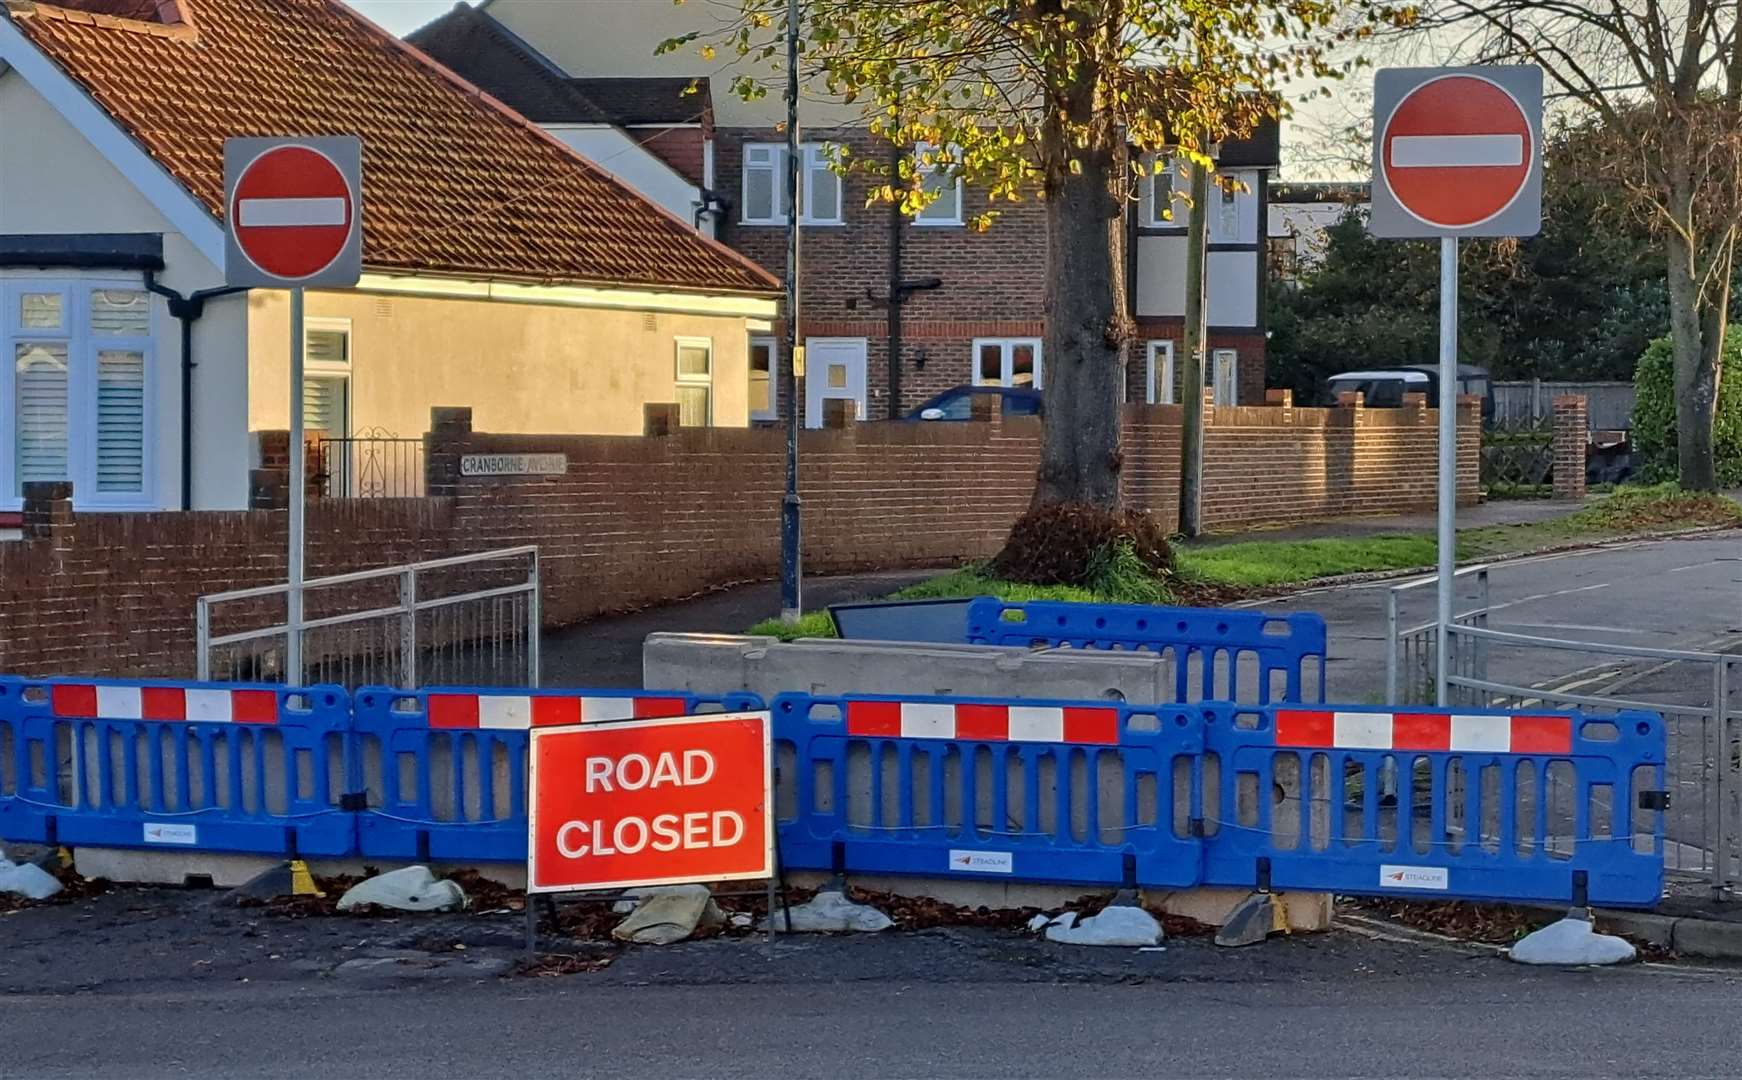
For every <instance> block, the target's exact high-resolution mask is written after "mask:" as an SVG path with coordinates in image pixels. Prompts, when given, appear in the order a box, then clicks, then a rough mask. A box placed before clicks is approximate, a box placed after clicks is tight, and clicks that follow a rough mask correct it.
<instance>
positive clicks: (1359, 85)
mask: <svg viewBox="0 0 1742 1080" xmlns="http://www.w3.org/2000/svg"><path fill="white" fill-rule="evenodd" d="M347 2H348V3H349V4H350V5H351V6H352V7H354V8H356V9H357V10H358V11H360V12H362V13H363V14H364V15H365V16H367V17H368V18H370V19H372V20H374V21H375V22H376V23H379V24H380V25H381V26H382V27H384V28H385V29H387V30H389V31H391V32H392V33H395V34H399V35H402V36H403V35H405V34H408V33H410V32H411V31H413V30H416V29H417V28H418V27H420V26H422V25H424V24H425V23H427V22H429V21H431V20H432V19H435V18H437V17H438V16H440V15H442V14H443V13H444V12H446V11H448V10H450V9H452V8H453V6H454V3H455V0H347ZM472 2H473V3H476V0H472ZM552 2H554V3H574V2H583V0H552ZM650 2H661V3H665V2H669V0H650ZM1371 80H1372V74H1371V72H1361V73H1359V74H1356V75H1354V76H1353V77H1351V79H1350V80H1348V82H1346V83H1344V84H1343V85H1340V86H1337V87H1336V90H1335V93H1334V96H1333V97H1331V98H1329V99H1325V98H1320V99H1316V100H1313V101H1310V102H1306V103H1302V104H1297V105H1296V115H1295V116H1294V117H1293V118H1291V119H1290V120H1289V121H1288V122H1287V123H1285V124H1284V125H1283V159H1284V161H1283V169H1282V176H1283V177H1284V178H1285V179H1289V180H1310V179H1363V178H1364V173H1365V172H1366V170H1365V169H1364V168H1361V169H1357V168H1355V167H1354V166H1353V165H1352V164H1351V163H1349V162H1347V161H1344V160H1342V157H1343V156H1344V155H1343V154H1340V153H1337V152H1334V151H1332V150H1330V149H1328V147H1330V146H1331V144H1332V143H1333V142H1335V139H1334V136H1333V132H1334V130H1335V129H1338V128H1342V127H1346V126H1347V125H1348V124H1350V123H1352V122H1354V121H1355V120H1356V119H1357V117H1356V115H1355V114H1356V112H1357V111H1359V110H1361V109H1363V108H1365V106H1366V101H1367V93H1366V90H1367V88H1368V87H1369V86H1370V85H1371ZM1351 91H1352V92H1351Z"/></svg>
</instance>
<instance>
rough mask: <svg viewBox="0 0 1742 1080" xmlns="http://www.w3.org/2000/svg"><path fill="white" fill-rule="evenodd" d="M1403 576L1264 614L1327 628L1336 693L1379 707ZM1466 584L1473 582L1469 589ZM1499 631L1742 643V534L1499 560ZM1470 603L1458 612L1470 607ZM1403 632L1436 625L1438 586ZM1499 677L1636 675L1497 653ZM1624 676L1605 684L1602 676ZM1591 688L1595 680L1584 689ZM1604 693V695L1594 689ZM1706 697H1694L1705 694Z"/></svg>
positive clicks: (1535, 681) (1330, 692) (1568, 655)
mask: <svg viewBox="0 0 1742 1080" xmlns="http://www.w3.org/2000/svg"><path fill="white" fill-rule="evenodd" d="M1396 584H1397V582H1396V581H1395V580H1387V581H1371V582H1361V583H1358V584H1354V585H1341V586H1334V587H1331V588H1325V589H1314V590H1309V591H1306V592H1301V593H1297V594H1295V595H1293V596H1289V597H1277V598H1273V599H1268V600H1263V601H1259V602H1258V603H1257V604H1256V605H1255V606H1257V607H1261V608H1263V609H1264V610H1266V611H1316V612H1318V613H1319V614H1321V615H1323V616H1324V617H1325V622H1326V624H1327V626H1328V628H1329V631H1330V645H1331V650H1330V657H1329V659H1328V660H1327V662H1326V665H1325V668H1326V673H1325V682H1326V690H1327V697H1328V698H1329V699H1330V700H1333V701H1348V702H1362V701H1374V702H1377V701H1379V700H1380V699H1381V698H1382V697H1383V693H1384V689H1385V633H1386V625H1385V594H1386V591H1387V590H1388V589H1390V588H1391V587H1392V586H1394V585H1396ZM1466 588H1467V586H1466ZM1489 589H1490V594H1489V600H1490V603H1489V610H1490V612H1491V615H1490V625H1492V626H1493V627H1495V628H1496V629H1504V630H1511V631H1517V632H1519V633H1524V634H1532V635H1535V636H1538V637H1548V638H1559V639H1570V640H1577V641H1586V642H1607V643H1611V644H1619V645H1633V646H1646V647H1649V648H1657V649H1691V650H1710V649H1722V648H1724V647H1725V646H1733V645H1735V644H1736V643H1737V642H1742V532H1737V531H1729V532H1721V533H1703V534H1700V535H1698V536H1694V537H1689V538H1686V539H1679V540H1677V539H1671V540H1649V541H1639V542H1634V543H1626V544H1617V545H1613V546H1609V547H1602V548H1592V549H1588V550H1583V551H1568V552H1558V553H1555V554H1550V555H1539V556H1534V557H1531V558H1525V559H1518V560H1513V561H1509V562H1499V563H1495V564H1494V566H1493V569H1492V571H1491V573H1490V575H1489ZM1468 606H1469V604H1468V601H1465V602H1464V603H1461V604H1460V605H1459V610H1460V611H1462V610H1465V609H1466V608H1467V607H1468ZM1402 615H1403V618H1402V622H1403V623H1404V624H1405V625H1412V624H1419V623H1428V622H1432V620H1433V618H1434V595H1433V589H1432V587H1431V586H1430V587H1425V588H1422V589H1418V590H1414V591H1413V592H1412V593H1410V594H1409V598H1408V600H1407V601H1406V604H1405V606H1404V608H1403V612H1402ZM1489 660H1490V663H1489V671H1490V678H1493V679H1495V680H1497V681H1504V682H1507V683H1510V684H1513V685H1519V686H1539V685H1542V686H1563V687H1565V686H1568V684H1569V683H1578V685H1576V686H1571V687H1569V689H1571V690H1574V691H1577V692H1582V693H1600V692H1602V688H1603V686H1604V684H1605V682H1606V681H1618V680H1619V678H1620V677H1621V676H1622V674H1623V672H1624V671H1625V670H1627V669H1628V668H1629V665H1627V664H1626V663H1624V662H1623V663H1616V662H1614V661H1612V660H1611V661H1610V662H1608V663H1604V661H1605V657H1603V656H1602V655H1600V654H1597V653H1591V652H1568V651H1561V650H1552V651H1551V650H1547V649H1530V650H1504V649H1500V648H1499V647H1496V648H1495V649H1493V650H1490V656H1489ZM1606 671H1613V672H1615V675H1614V676H1610V677H1608V678H1607V679H1605V677H1604V675H1603V673H1604V672H1606ZM1581 680H1589V681H1581ZM1590 687H1595V688H1596V689H1595V690H1592V689H1588V688H1590ZM1696 692H1697V691H1696Z"/></svg>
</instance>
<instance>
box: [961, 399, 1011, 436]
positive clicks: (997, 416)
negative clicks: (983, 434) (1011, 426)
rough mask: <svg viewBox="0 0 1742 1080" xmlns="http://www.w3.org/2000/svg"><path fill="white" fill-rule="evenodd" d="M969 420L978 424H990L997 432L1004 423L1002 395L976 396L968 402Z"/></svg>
mask: <svg viewBox="0 0 1742 1080" xmlns="http://www.w3.org/2000/svg"><path fill="white" fill-rule="evenodd" d="M968 408H969V409H970V410H971V411H970V412H969V413H968V419H969V420H971V421H973V422H974V423H976V424H990V425H992V429H993V430H994V431H996V430H997V429H998V428H999V427H1001V426H1002V425H1003V423H1004V396H1003V395H1002V394H975V395H974V396H973V397H972V398H970V399H969V400H968Z"/></svg>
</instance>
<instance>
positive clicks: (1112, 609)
mask: <svg viewBox="0 0 1742 1080" xmlns="http://www.w3.org/2000/svg"><path fill="white" fill-rule="evenodd" d="M967 640H968V641H969V642H971V643H974V644H981V645H1046V646H1051V647H1055V648H1056V647H1060V646H1070V647H1072V648H1078V649H1123V650H1138V649H1143V650H1147V651H1150V652H1155V653H1162V654H1167V653H1170V652H1171V654H1172V659H1173V664H1174V672H1175V675H1174V685H1175V701H1177V702H1182V703H1184V702H1198V701H1250V702H1252V703H1255V704H1259V705H1266V704H1271V703H1273V702H1283V701H1291V702H1319V701H1323V700H1324V699H1325V689H1324V687H1325V644H1326V634H1325V620H1324V618H1323V617H1322V616H1319V615H1314V614H1311V613H1308V612H1300V613H1296V614H1293V615H1266V614H1264V613H1263V612H1260V611H1240V610H1231V609H1227V608H1185V607H1149V606H1146V605H1142V604H1077V603H1068V602H1065V601H1057V600H1031V601H1028V602H1026V603H1013V602H1007V601H1003V600H999V599H997V598H995V597H990V596H982V597H979V598H978V599H976V600H974V602H973V603H971V604H969V605H968V638H967ZM1249 688H1250V689H1249Z"/></svg>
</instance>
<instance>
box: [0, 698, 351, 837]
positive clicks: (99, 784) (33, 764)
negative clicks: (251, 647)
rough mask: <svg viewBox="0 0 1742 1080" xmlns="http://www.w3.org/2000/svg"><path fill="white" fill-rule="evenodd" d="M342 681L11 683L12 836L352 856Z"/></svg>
mask: <svg viewBox="0 0 1742 1080" xmlns="http://www.w3.org/2000/svg"><path fill="white" fill-rule="evenodd" d="M349 726H350V700H349V698H348V697H347V696H346V694H345V692H344V691H343V690H342V689H340V688H339V687H336V686H314V687H306V688H302V689H299V690H295V691H291V690H286V689H285V688H283V687H274V686H251V685H244V684H237V683H224V684H214V683H206V684H201V683H183V682H128V681H121V680H112V679H11V678H0V759H3V760H0V836H4V837H6V838H7V839H12V840H25V841H34V842H37V843H59V844H66V845H69V846H78V845H93V846H100V847H122V848H156V849H171V850H173V849H176V848H186V849H199V850H208V851H227V852H255V853H263V854H273V855H291V854H300V855H328V856H340V855H349V854H351V852H352V850H353V843H354V837H355V826H354V819H353V815H352V814H351V813H349V812H348V810H347V809H345V808H344V805H343V796H344V779H345V772H346V769H345V765H344V755H345V750H346V731H347V729H348V728H349Z"/></svg>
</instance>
